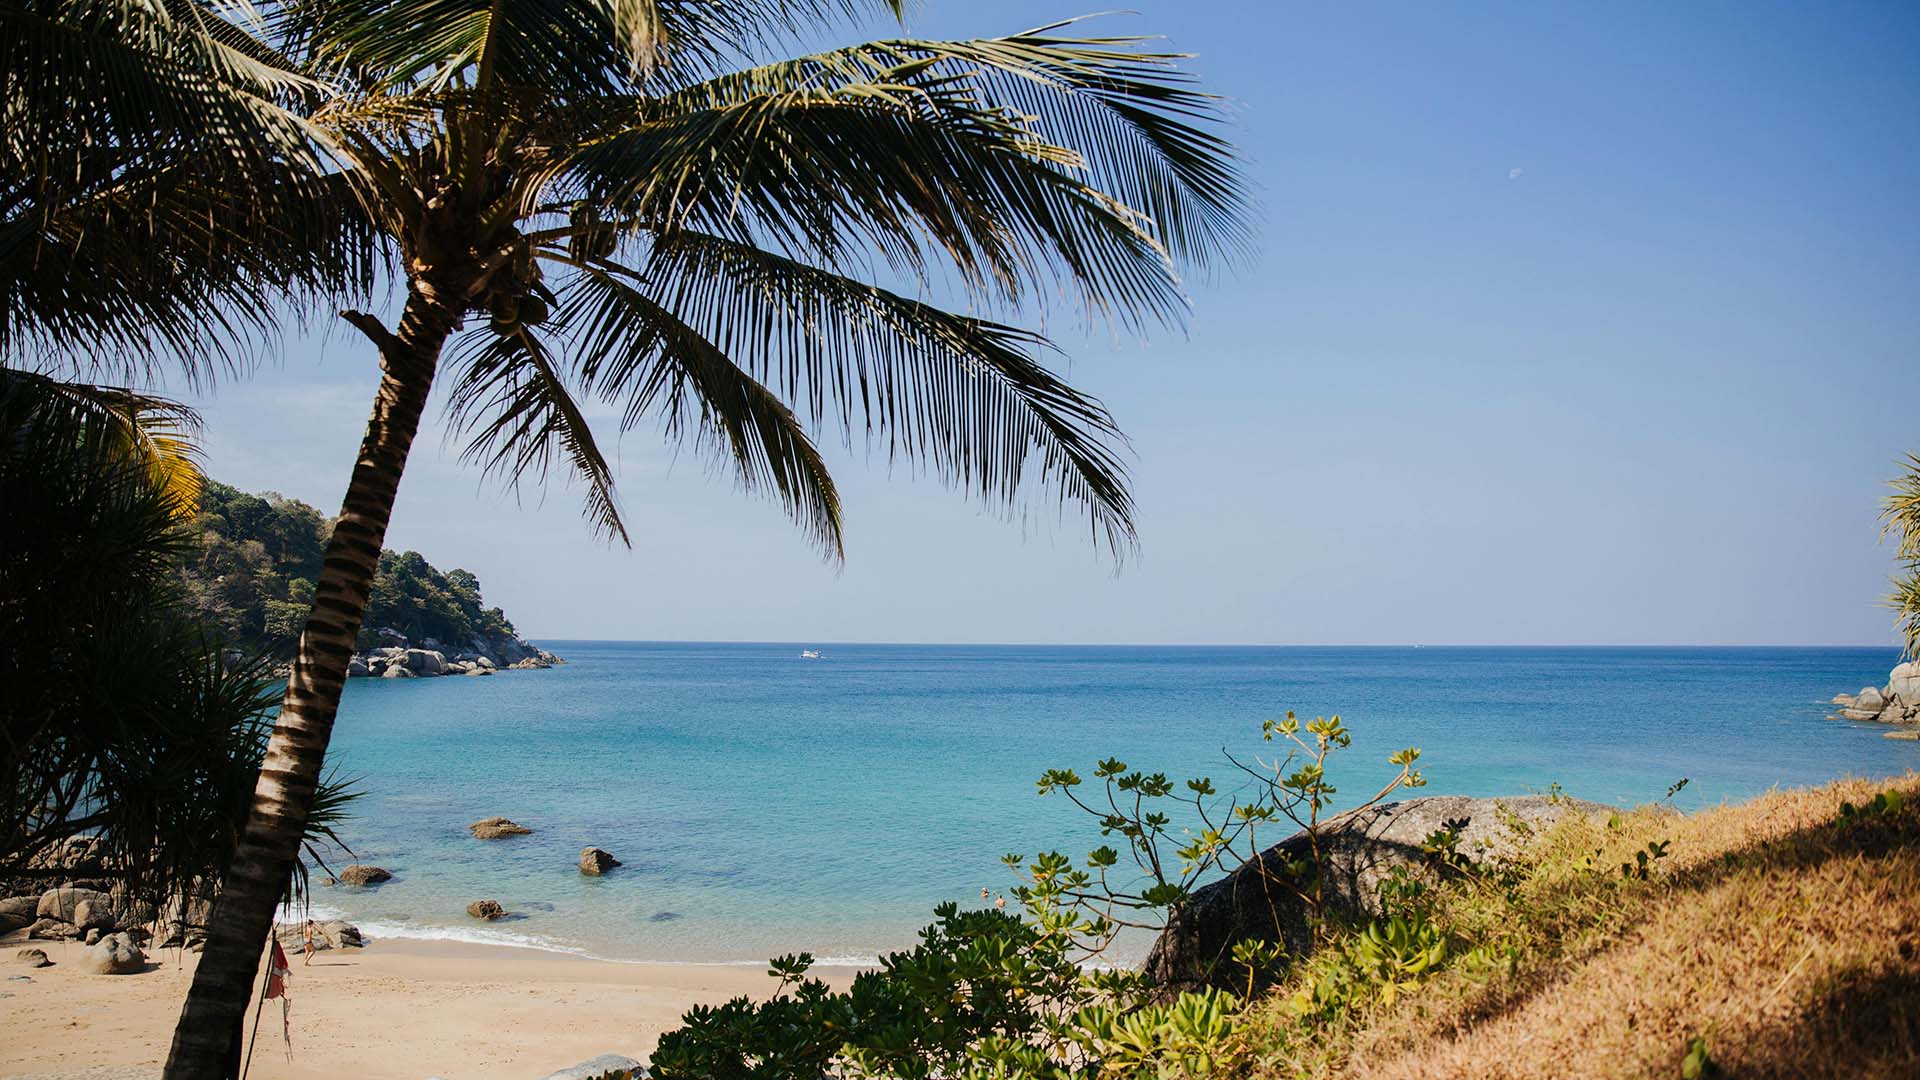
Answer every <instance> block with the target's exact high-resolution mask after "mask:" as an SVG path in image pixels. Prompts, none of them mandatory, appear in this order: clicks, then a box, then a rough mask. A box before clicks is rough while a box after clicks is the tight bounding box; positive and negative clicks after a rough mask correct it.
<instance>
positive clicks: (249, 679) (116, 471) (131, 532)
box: [0, 370, 345, 906]
mask: <svg viewBox="0 0 1920 1080" xmlns="http://www.w3.org/2000/svg"><path fill="white" fill-rule="evenodd" d="M149 412H158V413H159V414H161V415H162V416H166V417H170V418H179V417H185V418H187V419H189V420H191V418H192V414H191V413H190V412H188V411H186V410H183V409H181V408H180V407H179V406H177V405H173V404H172V403H169V402H164V401H156V400H153V399H147V398H143V397H141V396H140V395H134V394H130V393H128V392H125V391H117V390H105V389H102V388H99V387H85V386H73V385H67V384H60V383H56V382H54V381H53V380H49V379H44V378H40V377H36V376H29V375H23V374H21V373H18V372H7V371H3V370H0V506H4V507H5V508H6V518H7V527H6V528H5V529H4V530H0V877H10V876H14V875H19V874H31V873H35V872H37V871H38V868H39V867H40V866H41V865H42V864H43V863H44V862H45V861H46V860H48V859H53V860H54V865H58V863H59V859H60V858H61V857H62V853H63V852H66V851H67V850H68V848H67V844H68V842H69V841H71V840H73V839H75V838H81V837H85V838H88V839H89V840H90V848H91V856H90V858H91V859H92V860H94V861H96V862H98V863H99V864H100V866H99V867H97V868H96V870H97V871H98V872H99V873H103V874H105V875H107V876H109V877H112V878H113V879H114V880H115V883H116V887H119V888H122V889H124V890H125V893H126V895H127V896H128V897H129V898H130V899H136V900H142V901H146V902H150V903H153V904H155V905H156V906H164V905H165V903H166V902H167V901H169V900H173V899H181V898H186V897H197V896H200V895H202V894H203V892H205V891H207V890H211V889H212V888H213V886H214V884H215V883H216V882H217V881H218V880H219V879H220V877H221V875H222V874H223V873H224V872H225V870H226V869H227V867H228V866H229V865H230V864H231V862H232V860H233V855H234V852H235V850H236V848H237V844H238V838H239V832H240V828H241V826H242V824H243V823H244V822H245V820H246V817H247V813H248V812H249V810H250V809H251V806H252V795H253V789H254V786H255V784H256V782H257V777H258V773H259V770H260V763H261V759H262V757H263V756H264V754H265V752H266V744H267V739H268V736H269V732H270V730H271V728H272V723H273V719H272V718H273V711H274V706H275V704H276V703H277V695H275V694H271V693H270V690H271V689H272V688H273V687H274V686H275V684H276V682H277V680H275V679H273V677H272V673H271V671H270V670H269V669H268V667H267V666H266V665H265V664H264V663H263V662H260V661H252V662H245V661H243V662H238V663H234V662H229V661H228V660H227V658H226V657H225V655H224V654H225V651H226V650H225V648H224V647H223V645H222V643H221V642H219V641H217V640H214V639H212V638H210V637H209V636H208V635H207V634H206V633H205V632H204V631H203V628H202V627H201V626H200V625H199V622H198V620H197V618H196V617H195V615H194V613H193V612H192V610H191V609H190V608H189V607H188V606H187V605H186V603H185V601H184V598H183V596H182V595H181V589H180V577H179V563H178V559H179V556H180V555H181V552H182V550H183V548H184V546H185V534H184V533H183V531H182V530H181V528H180V526H179V524H178V522H179V518H180V501H179V500H180V493H179V491H178V489H177V483H176V482H175V480H174V478H173V477H172V474H171V472H170V471H169V468H159V469H156V467H155V463H154V459H155V458H156V457H164V456H167V454H168V453H169V451H168V450H167V449H166V448H164V447H162V448H159V449H156V448H155V447H154V446H153V445H152V444H151V443H150V442H147V441H143V440H141V439H139V438H138V437H137V434H138V432H140V431H141V430H142V429H143V426H144V424H145V423H146V414H147V413H149ZM344 795H345V793H344V792H343V790H342V789H341V788H340V787H339V786H338V785H332V784H323V785H322V786H321V787H320V789H319V792H318V794H317V796H316V801H315V802H316V812H315V813H314V814H311V815H309V817H308V819H307V825H306V829H307V835H306V837H305V840H306V841H307V842H308V844H309V853H310V854H311V853H312V850H311V843H312V842H314V841H317V840H319V839H322V838H325V837H327V836H329V835H330V830H331V828H332V826H333V824H334V823H336V822H337V821H338V820H339V815H340V812H341V810H342V806H343V803H342V799H343V797H344ZM89 876H90V875H89ZM288 884H289V881H288V879H285V878H283V879H282V882H281V885H282V888H283V889H285V888H287V887H288Z"/></svg>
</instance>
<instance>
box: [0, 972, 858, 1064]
mask: <svg viewBox="0 0 1920 1080" xmlns="http://www.w3.org/2000/svg"><path fill="white" fill-rule="evenodd" d="M28 945H31V946H32V947H35V948H40V949H44V950H45V951H46V953H47V956H48V957H49V958H50V959H51V960H53V962H54V966H52V967H45V968H37V969H30V968H28V967H27V966H26V965H24V964H21V963H18V962H16V961H15V960H14V953H15V952H17V951H18V950H19V949H20V948H22V947H25V946H28ZM81 948H82V947H81V946H80V945H79V944H78V943H75V942H65V943H63V942H52V941H34V942H24V941H8V942H7V943H6V944H5V946H4V951H0V976H4V977H0V1077H18V1076H41V1075H47V1076H67V1075H76V1076H84V1077H89V1078H91V1077H103V1078H104V1077H112V1078H113V1080H120V1078H121V1077H123V1076H124V1077H128V1078H132V1077H138V1076H155V1077H157V1076H158V1075H159V1072H160V1064H161V1062H162V1061H164V1060H165V1058H166V1052H167V1045H168V1043H169V1042H170V1040H171V1038H172V1033H173V1024H174V1020H175V1019H176V1017H178V1015H179V1011H180V1003H181V1001H182V1000H183V999H184V995H185V994H186V990H187V984H188V982H189V981H190V980H191V979H192V977H193V962H194V959H195V957H194V954H191V953H186V954H182V953H179V952H176V951H174V950H160V951H159V952H157V953H155V954H154V955H152V956H150V957H149V969H148V970H147V971H146V972H145V973H143V974H137V975H88V974H84V973H82V972H81V971H80V970H79V968H78V965H77V964H76V963H74V962H72V961H75V960H77V959H78V957H79V953H80V950H81ZM291 959H292V963H293V977H292V980H291V983H290V986H289V997H290V999H291V1001H292V1010H291V1029H292V1049H293V1057H292V1060H291V1061H289V1060H288V1056H287V1044H286V1043H285V1042H284V1041H282V1039H281V1037H280V1030H279V1029H280V1006H279V1004H278V1003H277V1002H268V1004H267V1011H266V1016H265V1019H264V1020H263V1022H262V1023H261V1025H260V1040H259V1044H258V1047H257V1049H256V1050H255V1051H254V1054H253V1065H252V1073H251V1075H252V1076H253V1077H255V1078H258V1080H276V1078H284V1080H318V1078H321V1077H339V1076H354V1077H363V1078H366V1080H401V1078H405V1080H424V1078H426V1077H434V1076H438V1077H446V1078H447V1080H494V1078H499V1080H537V1078H538V1077H542V1076H545V1075H546V1074H547V1073H549V1072H552V1071H554V1070H557V1069H561V1068H565V1067H567V1066H569V1065H574V1064H577V1063H579V1062H581V1061H585V1060H586V1059H588V1058H591V1057H594V1056H596V1055H599V1054H605V1053H616V1054H625V1055H627V1056H629V1057H634V1058H639V1059H640V1060H642V1061H644V1060H646V1058H647V1055H648V1054H649V1053H651V1052H652V1050H653V1047H654V1043H655V1042H656V1041H657V1040H658V1039H659V1037H660V1033H661V1032H663V1031H667V1030H671V1029H672V1028H675V1027H678V1026H679V1021H680V1016H681V1014H682V1013H684V1012H685V1011H686V1009H687V1008H688V1007H689V1006H691V1005H696V1004H701V1003H708V1004H714V1003H718V1002H722V1001H725V1000H727V999H728V998H732V997H736V996H739V995H741V994H748V995H753V996H764V995H766V994H768V993H770V992H771V991H772V990H773V988H774V986H775V982H774V980H773V979H770V978H768V977H767V975H766V969H765V968H764V967H760V966H751V967H750V966H744V965H742V966H703V965H689V964H626V963H615V962H612V961H604V960H588V959H583V958H576V957H569V956H561V955H555V954H552V953H546V952H540V951H537V950H532V949H517V948H511V947H504V946H488V945H466V944H456V943H448V942H425V941H393V940H383V941H375V942H373V943H371V944H369V945H368V947H366V948H364V949H344V950H327V951H323V952H320V953H318V954H316V955H315V956H314V959H313V965H312V966H311V967H304V966H302V965H301V963H300V957H299V955H297V954H295V955H293V956H292V957H291ZM815 974H817V975H818V976H820V977H821V978H823V979H825V980H826V981H827V982H829V983H832V984H833V985H835V986H842V987H843V986H845V985H846V984H847V983H848V982H850V981H851V980H852V978H853V975H854V970H853V969H850V968H822V969H819V970H817V971H816V972H815ZM16 975H25V976H28V977H29V978H30V980H31V981H21V980H17V979H13V978H11V977H12V976H16ZM248 1022H249V1024H251V1023H252V1019H251V1015H250V1016H249V1020H248Z"/></svg>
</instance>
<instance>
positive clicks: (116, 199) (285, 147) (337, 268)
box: [0, 0, 379, 379]
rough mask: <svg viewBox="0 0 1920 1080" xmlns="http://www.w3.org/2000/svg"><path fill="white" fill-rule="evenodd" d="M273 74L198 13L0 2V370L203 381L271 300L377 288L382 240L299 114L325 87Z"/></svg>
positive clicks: (246, 46)
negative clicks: (20, 366) (170, 375)
mask: <svg viewBox="0 0 1920 1080" xmlns="http://www.w3.org/2000/svg"><path fill="white" fill-rule="evenodd" d="M278 59H279V58H278V54H276V53H274V52H273V50H271V49H270V48H269V47H268V46H266V45H265V44H263V43H261V42H259V41H257V40H255V39H253V38H251V37H250V36H249V35H248V34H247V33H246V32H245V31H243V30H241V29H240V28H239V27H237V26H235V25H234V24H232V23H230V22H227V21H225V20H223V19H221V18H219V17H218V16H217V15H216V14H215V13H214V12H213V11H212V10H211V9H210V8H207V7H206V6H205V5H204V4H201V3H197V2H193V0H171V2H170V3H167V4H163V5H159V6H155V5H149V4H142V3H135V2H133V0H9V2H7V3H4V4H0V89H4V91H5V97H4V105H0V108H4V110H5V116H6V121H7V122H6V123H5V124H4V125H3V126H0V127H3V130H4V134H3V135H0V355H3V356H6V357H9V358H16V359H18V358H26V359H30V360H31V361H32V362H33V363H35V364H36V365H42V366H46V365H60V366H63V367H65V368H66V369H67V370H70V371H75V372H79V373H83V374H85V375H86V376H88V377H100V376H102V375H106V376H107V377H118V376H123V375H132V374H134V373H136V372H138V373H140V374H151V367H152V366H153V364H154V354H155V352H156V351H159V352H172V353H176V354H178V356H179V359H180V360H181V361H182V362H183V363H184V364H185V366H186V367H187V369H188V373H189V377H190V378H192V379H197V378H199V377H202V376H206V375H210V374H212V373H213V372H214V371H217V370H219V369H221V368H227V369H231V368H234V367H237V366H239V365H240V364H241V363H242V362H243V361H244V359H245V358H246V357H248V356H250V355H252V354H253V353H254V351H255V349H256V347H257V346H258V345H259V344H260V343H261V342H263V341H265V340H268V339H270V338H271V337H272V336H273V334H274V333H276V332H277V330H278V324H277V320H276V318H275V315H276V314H278V311H277V310H276V307H277V305H276V304H275V303H274V301H276V300H278V299H279V298H280V297H281V296H282V294H284V293H287V292H291V293H293V294H294V295H295V297H296V303H295V305H294V308H295V311H296V313H297V312H298V310H299V307H300V301H301V298H304V299H305V301H307V302H311V301H312V300H313V299H314V298H316V297H318V296H320V295H326V294H333V293H345V292H352V291H356V290H357V291H364V290H365V289H366V288H368V287H370V285H371V280H372V264H373V260H374V259H375V258H376V257H377V256H378V254H379V251H378V244H379V239H378V236H377V234H376V233H375V232H374V231H373V230H371V229H370V228H369V224H370V223H369V222H368V221H367V219H366V217H365V215H364V214H363V213H362V212H361V210H360V207H359V203H358V200H357V199H356V198H354V197H353V193H352V191H351V186H350V184H349V183H348V182H346V181H345V180H344V179H343V178H342V177H341V175H340V174H339V171H338V162H337V158H336V156H335V154H334V152H333V150H332V148H331V146H330V145H329V143H328V141H327V139H326V136H325V132H324V130H323V129H321V128H320V127H318V126H317V125H315V124H314V123H313V122H312V121H311V120H309V119H308V118H307V117H306V116H305V115H304V113H303V111H302V110H303V108H304V107H305V105H306V103H308V102H310V101H311V100H313V99H315V98H317V97H318V96H319V94H320V92H321V90H322V87H321V86H320V84H318V83H316V82H314V81H313V80H312V79H310V78H308V77H307V76H305V75H303V74H301V73H299V72H296V71H294V70H292V69H290V68H283V67H278V66H276V61H277V60H278ZM143 369H144V370H143Z"/></svg>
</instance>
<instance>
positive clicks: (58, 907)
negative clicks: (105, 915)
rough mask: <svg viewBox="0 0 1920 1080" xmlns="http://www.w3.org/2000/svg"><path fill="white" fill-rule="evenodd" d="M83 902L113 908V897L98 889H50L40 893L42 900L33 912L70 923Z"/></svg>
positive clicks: (40, 916) (46, 917) (37, 915)
mask: <svg viewBox="0 0 1920 1080" xmlns="http://www.w3.org/2000/svg"><path fill="white" fill-rule="evenodd" d="M83 903H89V904H96V905H98V906H99V907H101V908H103V909H111V908H112V907H113V897H111V896H109V895H108V894H106V893H103V892H101V891H100V890H98V889H48V890H47V891H46V892H43V893H41V894H40V902H39V903H38V904H36V905H35V906H34V910H33V913H34V915H35V916H36V917H37V918H42V919H58V920H60V921H61V922H63V923H70V922H72V921H73V916H74V911H75V909H77V908H79V906H80V905H81V904H83Z"/></svg>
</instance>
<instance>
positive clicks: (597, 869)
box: [580, 847, 620, 877]
mask: <svg viewBox="0 0 1920 1080" xmlns="http://www.w3.org/2000/svg"><path fill="white" fill-rule="evenodd" d="M619 865H620V860H619V859H616V858H614V857H613V855H612V853H610V852H607V851H605V850H603V849H601V848H597V847H590V848H582V849H580V872H581V873H583V874H591V875H593V876H594V877H598V876H600V875H601V874H604V873H606V872H607V871H609V870H611V869H613V868H614V867H616V866H619Z"/></svg>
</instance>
